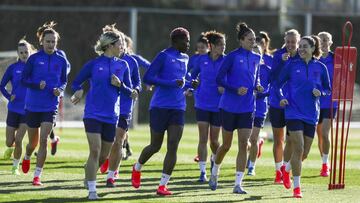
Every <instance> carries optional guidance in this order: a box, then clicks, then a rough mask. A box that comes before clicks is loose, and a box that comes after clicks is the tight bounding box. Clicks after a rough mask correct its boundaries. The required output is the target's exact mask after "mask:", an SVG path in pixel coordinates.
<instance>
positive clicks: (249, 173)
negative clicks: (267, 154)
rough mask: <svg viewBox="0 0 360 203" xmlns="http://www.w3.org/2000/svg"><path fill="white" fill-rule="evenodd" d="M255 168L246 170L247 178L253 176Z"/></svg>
mask: <svg viewBox="0 0 360 203" xmlns="http://www.w3.org/2000/svg"><path fill="white" fill-rule="evenodd" d="M255 174H256V173H255V167H250V168H248V172H247V175H248V176H255Z"/></svg>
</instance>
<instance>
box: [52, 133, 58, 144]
mask: <svg viewBox="0 0 360 203" xmlns="http://www.w3.org/2000/svg"><path fill="white" fill-rule="evenodd" d="M56 140H57V136H56V135H55V136H54V138H51V143H54V142H56Z"/></svg>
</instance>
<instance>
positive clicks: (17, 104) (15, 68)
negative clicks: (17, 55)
mask: <svg viewBox="0 0 360 203" xmlns="http://www.w3.org/2000/svg"><path fill="white" fill-rule="evenodd" d="M24 68H25V63H24V62H22V61H21V60H18V61H17V62H15V63H13V64H11V65H10V66H9V67H8V68H7V69H6V71H5V73H4V76H3V78H2V79H1V83H0V90H1V93H2V94H3V95H4V96H5V98H6V99H7V100H9V103H8V105H7V107H8V110H9V111H12V112H16V113H19V114H25V109H24V107H25V95H26V90H27V88H26V87H25V86H24V85H23V84H22V83H21V75H22V72H23V70H24ZM8 82H11V93H9V92H8V91H7V90H6V89H5V87H6V84H7V83H8ZM11 95H15V99H14V100H13V101H10V98H11Z"/></svg>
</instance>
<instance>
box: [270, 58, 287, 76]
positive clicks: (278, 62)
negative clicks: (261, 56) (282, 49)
mask: <svg viewBox="0 0 360 203" xmlns="http://www.w3.org/2000/svg"><path fill="white" fill-rule="evenodd" d="M282 66H284V61H283V60H282V58H281V54H275V55H274V58H273V60H272V66H271V71H270V82H275V81H276V80H277V76H278V75H279V74H280V71H281V67H282Z"/></svg>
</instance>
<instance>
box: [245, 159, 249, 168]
mask: <svg viewBox="0 0 360 203" xmlns="http://www.w3.org/2000/svg"><path fill="white" fill-rule="evenodd" d="M249 165H250V159H249V157H248V160H247V162H246V166H245V168H249Z"/></svg>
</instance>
